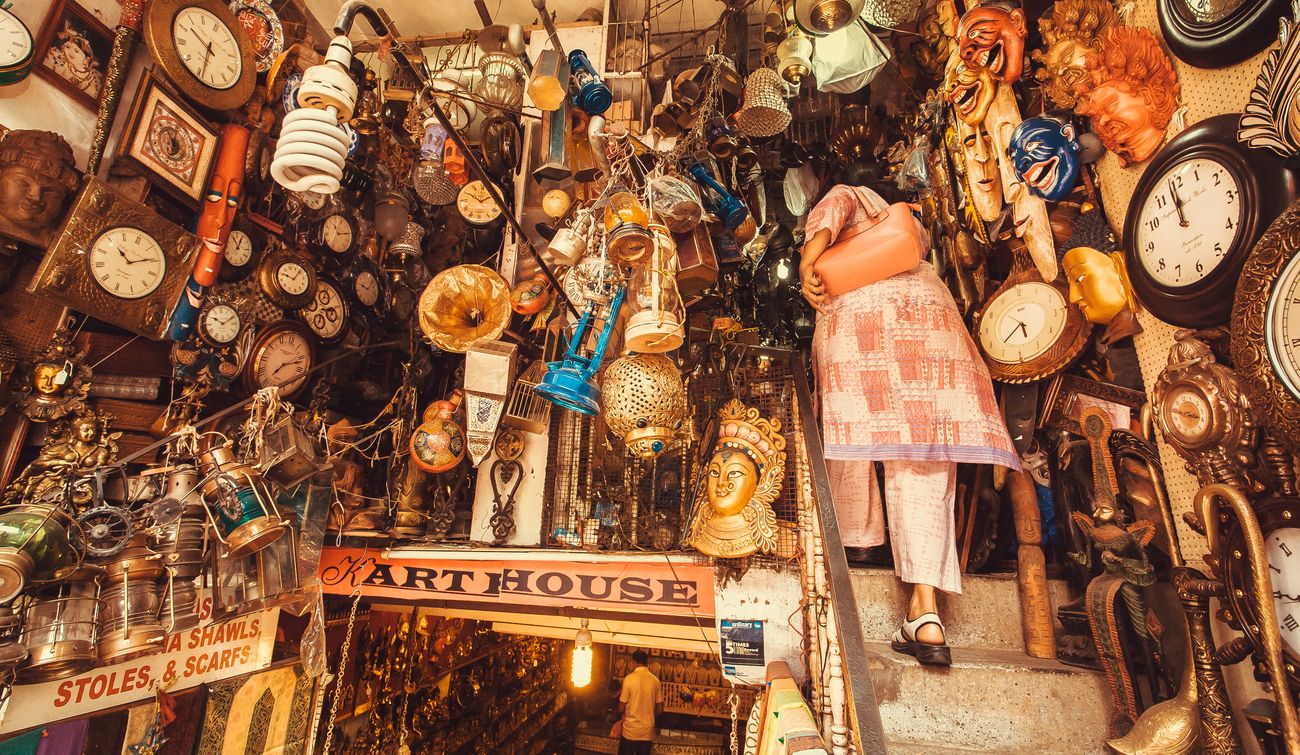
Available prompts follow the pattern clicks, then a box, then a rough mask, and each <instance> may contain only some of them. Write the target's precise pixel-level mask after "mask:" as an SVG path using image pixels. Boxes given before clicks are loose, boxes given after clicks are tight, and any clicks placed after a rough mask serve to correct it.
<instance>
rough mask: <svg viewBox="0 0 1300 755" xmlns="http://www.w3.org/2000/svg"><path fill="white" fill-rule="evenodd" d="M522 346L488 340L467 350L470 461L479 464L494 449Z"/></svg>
mask: <svg viewBox="0 0 1300 755" xmlns="http://www.w3.org/2000/svg"><path fill="white" fill-rule="evenodd" d="M517 351H518V347H517V346H515V345H514V344H513V343H505V342H504V341H488V342H486V343H482V344H479V345H477V346H474V347H472V348H470V350H469V351H467V352H465V440H466V445H467V446H468V448H469V458H470V463H471V464H473V465H474V466H476V467H477V466H478V465H479V462H481V461H483V460H484V459H486V458H487V455H488V453H489V452H491V450H492V439H493V438H494V437H496V434H497V424H498V423H499V422H500V421H501V412H502V411H503V410H504V409H505V405H506V396H507V394H509V393H510V384H511V383H512V382H514V379H515V354H516V352H517Z"/></svg>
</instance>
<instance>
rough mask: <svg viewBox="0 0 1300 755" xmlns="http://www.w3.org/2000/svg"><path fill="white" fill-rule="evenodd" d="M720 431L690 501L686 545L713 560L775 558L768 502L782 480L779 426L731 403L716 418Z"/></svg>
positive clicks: (782, 450)
mask: <svg viewBox="0 0 1300 755" xmlns="http://www.w3.org/2000/svg"><path fill="white" fill-rule="evenodd" d="M718 420H719V422H720V426H719V428H718V440H717V443H716V444H715V445H714V447H713V453H712V455H711V456H710V457H709V461H708V464H706V465H705V468H704V474H705V481H704V485H703V486H702V489H701V490H700V493H699V495H698V497H697V498H696V501H695V509H694V512H693V514H692V516H691V522H690V526H689V528H688V529H687V533H686V544H687V545H689V546H691V547H693V548H695V549H696V550H699V551H700V552H701V553H705V554H707V555H710V556H714V557H716V558H739V557H741V556H748V555H751V554H753V553H775V552H776V548H777V543H776V535H777V522H776V513H775V512H774V511H773V510H772V501H774V500H776V497H777V495H779V494H780V492H781V481H782V480H783V479H784V478H785V436H783V435H781V423H780V421H779V420H769V419H766V418H762V417H759V414H758V410H757V409H751V408H749V407H746V406H745V405H744V404H743V403H741V402H740V401H738V400H736V399H732V400H731V401H728V402H727V404H726V405H725V406H723V407H722V409H721V410H720V411H719V412H718Z"/></svg>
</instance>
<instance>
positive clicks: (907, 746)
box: [885, 739, 988, 755]
mask: <svg viewBox="0 0 1300 755" xmlns="http://www.w3.org/2000/svg"><path fill="white" fill-rule="evenodd" d="M885 748H886V749H887V750H888V752H889V755H984V754H985V753H987V752H988V750H967V749H966V748H964V747H944V746H941V745H930V744H924V743H918V742H902V741H895V740H892V739H891V740H889V741H887V742H885Z"/></svg>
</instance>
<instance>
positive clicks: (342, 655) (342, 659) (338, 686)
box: [321, 590, 361, 755]
mask: <svg viewBox="0 0 1300 755" xmlns="http://www.w3.org/2000/svg"><path fill="white" fill-rule="evenodd" d="M360 605H361V591H360V590H357V594H356V597H354V598H353V599H352V609H351V610H350V611H348V632H347V634H345V635H343V646H342V647H341V648H339V665H338V670H337V672H336V673H335V674H334V676H335V677H336V678H335V679H334V700H333V701H332V702H331V703H330V717H329V728H328V729H326V730H325V746H324V747H323V748H321V752H322V753H324V755H330V744H331V743H332V742H333V741H334V721H335V720H336V719H337V717H338V714H339V700H340V699H342V697H343V672H344V670H345V669H347V666H348V650H349V649H351V647H352V625H353V624H355V623H356V620H357V608H358V607H359V606H360Z"/></svg>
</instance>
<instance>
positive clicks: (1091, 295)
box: [1061, 246, 1137, 325]
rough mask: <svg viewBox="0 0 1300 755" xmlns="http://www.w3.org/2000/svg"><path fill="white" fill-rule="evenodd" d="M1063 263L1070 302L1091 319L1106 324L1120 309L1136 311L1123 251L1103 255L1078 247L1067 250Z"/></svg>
mask: <svg viewBox="0 0 1300 755" xmlns="http://www.w3.org/2000/svg"><path fill="white" fill-rule="evenodd" d="M1061 264H1062V265H1063V266H1064V267H1065V275H1066V278H1067V279H1068V280H1069V283H1070V301H1071V303H1073V304H1075V305H1077V306H1078V307H1079V310H1080V311H1082V312H1083V316H1084V317H1086V318H1088V320H1089V321H1091V322H1094V323H1097V324H1098V325H1105V324H1107V323H1109V322H1110V321H1111V320H1113V319H1115V316H1116V315H1118V314H1119V313H1121V312H1125V311H1127V312H1134V311H1136V310H1137V300H1136V299H1135V298H1134V296H1133V289H1132V287H1131V286H1130V285H1129V281H1128V271H1127V270H1126V268H1125V266H1124V255H1123V254H1121V253H1120V252H1112V253H1110V254H1103V253H1102V252H1099V251H1097V250H1096V249H1091V248H1089V247H1086V246H1077V247H1075V248H1073V249H1071V250H1070V251H1068V252H1066V253H1065V257H1063V258H1062V259H1061Z"/></svg>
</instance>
